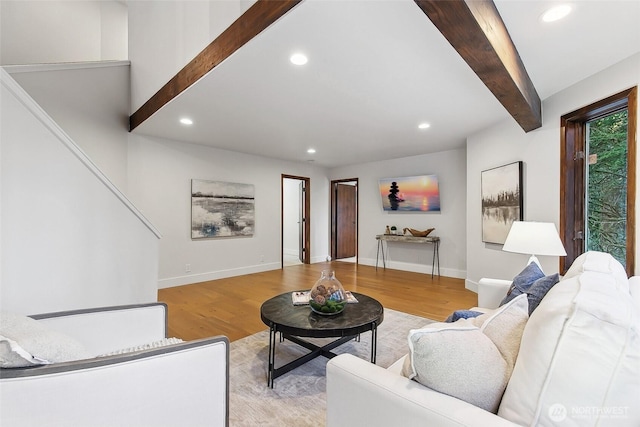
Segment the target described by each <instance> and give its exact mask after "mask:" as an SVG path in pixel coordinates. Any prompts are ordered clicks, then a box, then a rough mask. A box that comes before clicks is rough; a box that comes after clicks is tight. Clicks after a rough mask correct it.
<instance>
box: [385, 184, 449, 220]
mask: <svg viewBox="0 0 640 427" xmlns="http://www.w3.org/2000/svg"><path fill="white" fill-rule="evenodd" d="M379 189H380V198H381V199H382V209H383V210H385V211H390V212H394V211H396V212H440V191H439V189H438V177H437V176H436V175H420V176H406V177H400V178H382V179H380V180H379Z"/></svg>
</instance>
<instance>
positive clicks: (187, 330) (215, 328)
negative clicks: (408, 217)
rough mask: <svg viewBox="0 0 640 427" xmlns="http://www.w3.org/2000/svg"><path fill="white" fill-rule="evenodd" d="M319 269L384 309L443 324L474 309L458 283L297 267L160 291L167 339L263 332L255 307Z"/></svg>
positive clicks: (341, 266)
mask: <svg viewBox="0 0 640 427" xmlns="http://www.w3.org/2000/svg"><path fill="white" fill-rule="evenodd" d="M322 270H333V271H335V272H336V278H337V279H338V280H340V282H341V283H342V284H343V286H344V287H345V289H347V290H350V291H354V292H359V293H363V294H366V295H369V296H371V297H373V298H375V299H377V300H378V301H380V302H381V303H382V305H383V306H384V307H387V308H390V309H393V310H397V311H403V312H405V313H411V314H414V315H417V316H422V317H428V318H430V319H434V320H444V319H445V318H446V317H447V316H448V315H449V314H450V313H451V312H452V311H454V310H457V309H466V308H469V307H473V306H475V305H477V295H476V294H475V293H474V292H471V291H469V290H467V289H465V287H464V280H462V279H454V278H450V277H437V276H436V277H434V278H433V279H431V275H430V274H421V273H412V272H408V271H401V270H392V269H386V270H385V269H382V268H378V269H376V268H375V267H370V266H364V265H356V264H353V263H348V262H340V261H333V262H326V263H317V264H302V265H295V266H291V267H286V268H284V269H282V270H272V271H267V272H262V273H255V274H248V275H244V276H236V277H230V278H226V279H219V280H212V281H208V282H202V283H196V284H192V285H185V286H177V287H173V288H166V289H160V290H159V291H158V299H159V300H160V301H163V302H165V303H167V305H168V306H169V334H170V336H173V337H179V338H182V339H184V340H194V339H199V338H206V337H210V336H214V335H225V336H227V337H228V338H229V340H230V341H235V340H238V339H240V338H244V337H246V336H249V335H252V334H254V333H256V332H259V331H262V330H264V329H266V325H265V324H264V323H262V321H261V320H260V306H261V305H262V303H263V302H264V301H266V300H267V299H269V298H271V297H273V296H275V295H278V294H281V293H283V292H291V291H296V290H307V289H311V287H312V286H313V284H314V283H315V282H316V280H318V279H319V278H320V272H321V271H322Z"/></svg>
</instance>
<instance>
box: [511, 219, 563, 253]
mask: <svg viewBox="0 0 640 427" xmlns="http://www.w3.org/2000/svg"><path fill="white" fill-rule="evenodd" d="M502 250H503V251H507V252H516V253H520V254H528V255H549V256H565V255H567V252H566V251H565V250H564V246H563V245H562V241H561V240H560V235H559V234H558V230H557V229H556V226H555V224H554V223H552V222H529V221H515V222H514V223H513V224H512V225H511V229H510V230H509V234H508V235H507V240H505V242H504V246H503V247H502Z"/></svg>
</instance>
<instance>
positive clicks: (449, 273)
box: [358, 258, 467, 279]
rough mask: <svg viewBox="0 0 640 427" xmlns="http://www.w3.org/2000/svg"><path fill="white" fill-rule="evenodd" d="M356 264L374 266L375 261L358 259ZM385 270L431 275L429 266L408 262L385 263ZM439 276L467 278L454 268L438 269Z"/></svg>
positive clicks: (379, 262)
mask: <svg viewBox="0 0 640 427" xmlns="http://www.w3.org/2000/svg"><path fill="white" fill-rule="evenodd" d="M358 264H362V265H370V266H374V267H375V265H376V260H375V259H373V258H358ZM378 268H383V267H382V261H380V260H378ZM387 268H391V269H394V270H403V271H411V272H413V273H423V274H431V265H430V264H428V265H427V264H414V263H409V262H399V261H387ZM435 274H436V275H437V274H438V268H437V267H436V269H435ZM440 275H441V276H446V277H453V278H456V279H465V278H466V277H467V272H466V271H465V270H457V269H455V268H447V267H440Z"/></svg>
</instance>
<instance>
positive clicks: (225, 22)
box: [128, 0, 254, 112]
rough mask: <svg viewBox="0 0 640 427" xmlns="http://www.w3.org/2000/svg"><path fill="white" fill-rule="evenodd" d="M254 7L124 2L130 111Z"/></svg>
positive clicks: (230, 2)
mask: <svg viewBox="0 0 640 427" xmlns="http://www.w3.org/2000/svg"><path fill="white" fill-rule="evenodd" d="M253 3H254V0H226V1H218V0H203V1H155V2H150V1H129V2H128V6H129V59H130V60H131V63H132V67H131V82H132V85H131V86H132V88H133V91H132V94H131V112H134V111H136V110H137V109H138V108H140V106H142V104H144V103H145V102H146V101H147V100H148V99H149V98H151V96H153V94H155V93H156V92H157V91H158V90H159V89H160V88H161V87H162V86H164V84H165V83H167V82H168V81H169V80H170V79H171V78H172V77H173V76H175V75H176V73H177V72H178V71H180V70H181V69H182V68H183V67H184V66H185V65H187V64H188V63H189V61H191V60H192V59H193V58H194V57H195V56H196V55H197V54H198V53H200V51H202V50H203V49H204V48H205V47H206V46H208V45H209V43H211V42H212V41H213V40H215V39H216V37H218V35H220V33H222V32H223V31H224V30H225V29H227V27H229V25H231V24H232V23H233V22H234V21H235V20H236V19H238V17H240V15H242V14H243V13H244V12H245V11H246V10H247V9H248V8H249V7H251V5H252V4H253Z"/></svg>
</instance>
